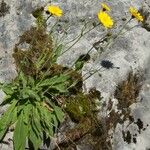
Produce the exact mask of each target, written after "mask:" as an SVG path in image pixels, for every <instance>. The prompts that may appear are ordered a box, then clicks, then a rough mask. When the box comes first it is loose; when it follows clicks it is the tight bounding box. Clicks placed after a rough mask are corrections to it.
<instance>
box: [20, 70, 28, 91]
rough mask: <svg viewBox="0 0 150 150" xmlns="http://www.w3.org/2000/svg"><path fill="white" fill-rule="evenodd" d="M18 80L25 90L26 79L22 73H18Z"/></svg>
mask: <svg viewBox="0 0 150 150" xmlns="http://www.w3.org/2000/svg"><path fill="white" fill-rule="evenodd" d="M19 79H20V80H21V81H22V84H23V87H24V88H25V87H26V86H27V78H26V76H25V74H24V73H23V72H22V71H21V72H20V73H19Z"/></svg>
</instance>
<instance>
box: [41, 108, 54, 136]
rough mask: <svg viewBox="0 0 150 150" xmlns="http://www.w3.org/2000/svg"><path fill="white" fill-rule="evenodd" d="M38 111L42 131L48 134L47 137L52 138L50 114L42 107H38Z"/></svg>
mask: <svg viewBox="0 0 150 150" xmlns="http://www.w3.org/2000/svg"><path fill="white" fill-rule="evenodd" d="M38 109H39V112H40V114H41V121H42V125H43V130H44V131H45V132H46V133H48V134H49V136H53V124H52V115H51V112H50V111H49V110H48V109H47V108H46V107H44V106H39V107H38Z"/></svg>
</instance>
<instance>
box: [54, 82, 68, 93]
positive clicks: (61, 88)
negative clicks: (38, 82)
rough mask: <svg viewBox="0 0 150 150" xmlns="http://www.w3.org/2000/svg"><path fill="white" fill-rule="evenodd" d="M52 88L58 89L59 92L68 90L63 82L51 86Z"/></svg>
mask: <svg viewBox="0 0 150 150" xmlns="http://www.w3.org/2000/svg"><path fill="white" fill-rule="evenodd" d="M52 88H54V89H56V90H58V91H59V92H60V93H65V92H68V90H67V87H66V85H65V84H64V83H62V84H57V85H55V86H52Z"/></svg>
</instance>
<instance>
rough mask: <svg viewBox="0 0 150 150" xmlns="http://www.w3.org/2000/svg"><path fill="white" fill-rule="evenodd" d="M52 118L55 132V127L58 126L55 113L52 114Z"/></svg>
mask: <svg viewBox="0 0 150 150" xmlns="http://www.w3.org/2000/svg"><path fill="white" fill-rule="evenodd" d="M52 119H53V124H54V127H55V132H56V130H57V127H58V121H57V118H56V116H55V115H52Z"/></svg>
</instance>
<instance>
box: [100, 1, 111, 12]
mask: <svg viewBox="0 0 150 150" xmlns="http://www.w3.org/2000/svg"><path fill="white" fill-rule="evenodd" d="M101 6H102V9H103V11H105V10H106V11H110V8H109V7H108V5H106V4H105V3H101Z"/></svg>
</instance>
